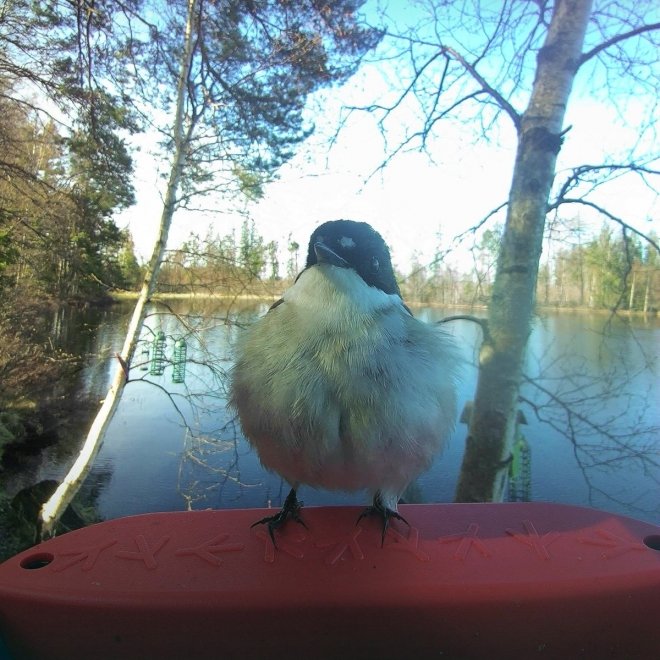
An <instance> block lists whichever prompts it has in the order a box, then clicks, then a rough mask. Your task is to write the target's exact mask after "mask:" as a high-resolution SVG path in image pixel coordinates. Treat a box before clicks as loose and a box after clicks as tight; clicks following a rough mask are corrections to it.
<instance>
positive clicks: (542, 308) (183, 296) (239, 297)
mask: <svg viewBox="0 0 660 660" xmlns="http://www.w3.org/2000/svg"><path fill="white" fill-rule="evenodd" d="M282 292H283V289H278V290H277V291H272V292H268V291H263V292H262V293H209V292H206V291H201V292H191V293H156V294H155V295H154V296H153V298H154V300H222V301H227V300H230V301H241V302H245V301H254V302H259V301H264V302H267V301H274V300H277V299H278V298H280V296H281V295H282ZM110 297H111V298H112V300H115V301H117V302H122V301H127V300H135V299H137V297H138V293H137V291H112V292H110ZM406 305H408V306H409V307H415V308H419V307H433V308H443V307H445V308H449V309H463V310H471V311H474V312H483V313H485V312H486V311H487V309H488V307H487V305H470V304H466V303H463V304H461V303H457V304H447V303H440V302H435V301H432V302H423V301H416V300H406ZM536 311H537V313H538V314H548V313H553V314H602V315H608V314H616V315H618V316H635V317H640V316H641V317H647V318H658V317H660V310H651V311H649V312H646V313H645V312H643V311H640V310H627V309H617V310H612V309H607V308H596V307H571V306H566V307H562V306H560V305H538V306H537V307H536Z"/></svg>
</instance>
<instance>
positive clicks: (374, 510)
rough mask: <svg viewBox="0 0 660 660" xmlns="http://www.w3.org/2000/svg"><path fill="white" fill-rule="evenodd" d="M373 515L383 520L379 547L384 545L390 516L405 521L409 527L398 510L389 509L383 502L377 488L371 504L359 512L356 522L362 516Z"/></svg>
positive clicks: (407, 523)
mask: <svg viewBox="0 0 660 660" xmlns="http://www.w3.org/2000/svg"><path fill="white" fill-rule="evenodd" d="M373 515H378V516H380V517H381V518H382V521H383V532H382V535H381V543H380V545H381V547H382V546H383V545H385V534H386V532H387V528H388V527H389V526H390V518H396V519H397V520H400V521H401V522H404V523H406V525H408V527H410V523H409V522H408V521H407V520H406V519H405V518H404V517H403V516H402V515H401V514H400V513H399V512H398V511H395V510H394V509H390V507H388V506H387V505H386V504H385V502H383V496H382V494H381V492H380V491H379V490H377V491H376V493H375V494H374V501H373V504H372V505H371V506H368V507H367V508H366V509H365V510H364V511H363V512H362V513H361V514H360V517H359V518H358V519H357V522H356V523H355V524H356V525H357V523H359V522H360V520H362V518H366V517H367V516H373Z"/></svg>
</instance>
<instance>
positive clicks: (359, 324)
mask: <svg viewBox="0 0 660 660" xmlns="http://www.w3.org/2000/svg"><path fill="white" fill-rule="evenodd" d="M235 351H236V355H235V358H236V359H235V366H234V369H233V373H232V386H231V394H230V403H231V405H232V406H233V407H234V408H235V409H236V410H237V411H238V414H239V417H240V420H241V425H242V427H243V431H244V433H245V435H246V437H247V438H248V440H249V441H250V442H251V443H252V444H253V445H254V446H255V447H256V448H257V450H258V452H259V456H260V458H261V460H262V462H263V463H264V465H265V466H266V467H268V468H270V469H273V470H276V471H277V472H279V473H280V474H282V475H283V476H285V478H287V479H288V480H289V481H290V482H291V483H308V484H311V485H315V486H320V487H324V488H336V489H342V490H356V489H361V488H371V489H373V490H375V489H379V488H380V489H382V488H383V486H384V485H385V486H387V487H388V488H389V489H390V490H392V491H399V492H400V491H402V490H403V489H404V488H405V486H406V485H407V483H408V482H409V481H410V480H411V479H412V478H414V477H415V476H416V475H417V474H418V473H420V472H421V471H423V470H424V469H426V468H428V466H429V465H430V462H431V460H432V458H433V455H434V454H435V453H437V452H438V451H439V450H440V449H441V448H442V445H443V443H444V442H445V440H446V439H447V436H448V435H449V434H450V433H451V430H452V428H453V425H454V421H455V417H456V401H455V378H456V373H457V368H458V356H457V352H456V349H455V346H454V343H453V340H452V338H451V337H450V336H449V335H447V334H446V333H444V332H443V331H442V330H440V329H439V328H437V327H436V326H432V325H428V324H425V323H423V322H421V321H419V320H417V319H415V318H413V317H412V316H411V315H410V314H409V312H408V311H407V310H406V308H405V307H404V305H403V303H402V301H401V299H400V298H399V296H397V295H388V294H386V293H384V292H383V291H380V290H379V289H376V288H374V287H370V286H368V285H366V284H365V283H364V282H363V281H362V279H361V278H360V277H359V276H357V275H356V273H355V272H354V271H352V270H351V269H346V268H335V267H330V266H317V267H313V268H309V269H307V270H306V271H304V272H303V273H302V275H301V276H300V277H299V279H298V281H297V282H296V284H295V285H294V286H293V287H291V288H290V289H289V290H288V291H287V292H286V294H285V295H284V299H283V302H282V303H281V304H279V305H278V306H276V307H274V308H273V309H271V311H270V312H268V314H266V315H265V316H264V317H263V318H261V319H259V320H258V321H257V322H255V323H254V324H253V325H252V326H251V327H250V328H249V329H248V330H247V331H245V332H244V333H243V336H242V337H241V338H240V339H239V341H238V342H237V345H236V348H235ZM384 482H386V483H384Z"/></svg>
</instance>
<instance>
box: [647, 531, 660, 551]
mask: <svg viewBox="0 0 660 660" xmlns="http://www.w3.org/2000/svg"><path fill="white" fill-rule="evenodd" d="M644 545H645V546H646V547H648V548H651V550H659V551H660V534H651V536H647V537H646V538H645V539H644Z"/></svg>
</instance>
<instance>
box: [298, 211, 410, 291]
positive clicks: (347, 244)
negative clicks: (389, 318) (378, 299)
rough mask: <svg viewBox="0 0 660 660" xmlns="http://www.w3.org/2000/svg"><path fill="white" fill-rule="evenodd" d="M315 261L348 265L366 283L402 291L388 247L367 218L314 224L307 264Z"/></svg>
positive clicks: (340, 266) (339, 266)
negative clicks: (359, 220) (366, 220)
mask: <svg viewBox="0 0 660 660" xmlns="http://www.w3.org/2000/svg"><path fill="white" fill-rule="evenodd" d="M318 264H320V265H324V264H325V265H328V266H335V267H337V268H351V269H352V270H354V271H355V272H356V273H357V274H358V275H359V276H360V277H361V278H362V279H363V280H364V281H365V282H366V283H367V284H368V285H369V286H373V287H376V288H377V289H380V290H381V291H384V292H385V293H387V294H396V295H401V294H400V291H399V286H398V285H397V283H396V278H395V277H394V269H393V268H392V260H391V258H390V251H389V249H388V248H387V245H386V244H385V241H384V240H383V237H382V236H381V235H380V234H379V233H378V232H377V231H376V230H375V229H373V227H371V225H369V224H367V223H366V222H354V221H353V220H332V221H330V222H325V223H324V224H322V225H321V226H319V227H317V228H316V230H315V231H314V233H313V234H312V236H311V238H310V239H309V249H308V252H307V263H306V268H310V267H312V266H316V265H318Z"/></svg>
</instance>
